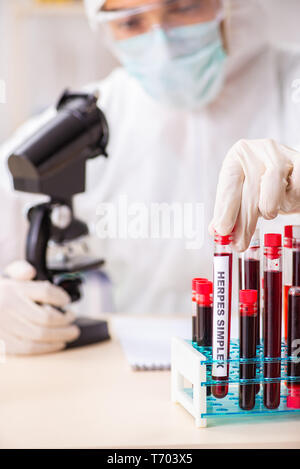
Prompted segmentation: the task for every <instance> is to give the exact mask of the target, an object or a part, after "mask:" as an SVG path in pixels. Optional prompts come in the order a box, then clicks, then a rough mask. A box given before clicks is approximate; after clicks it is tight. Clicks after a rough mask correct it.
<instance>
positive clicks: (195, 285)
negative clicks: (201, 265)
mask: <svg viewBox="0 0 300 469" xmlns="http://www.w3.org/2000/svg"><path fill="white" fill-rule="evenodd" d="M206 282H208V280H207V278H201V277H199V278H193V280H192V290H193V291H196V289H197V283H206Z"/></svg>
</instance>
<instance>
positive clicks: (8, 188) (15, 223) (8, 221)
mask: <svg viewBox="0 0 300 469" xmlns="http://www.w3.org/2000/svg"><path fill="white" fill-rule="evenodd" d="M54 114H55V110H54V108H49V109H47V110H46V111H45V112H43V113H42V114H41V115H39V116H37V117H34V118H32V119H29V120H28V121H27V122H26V123H25V124H23V125H22V126H21V127H20V128H19V129H18V130H17V131H16V132H15V133H14V134H13V135H12V137H11V138H10V139H8V140H7V141H6V142H4V143H3V144H2V145H1V146H0V213H1V230H0V253H1V255H0V271H1V270H3V268H4V267H5V266H6V265H7V264H8V263H9V262H11V261H13V260H15V259H20V258H24V254H25V237H26V231H27V222H26V207H27V206H29V205H32V204H34V203H38V202H39V201H41V200H43V198H44V197H43V196H41V195H33V194H24V193H21V192H15V191H14V190H13V184H12V177H11V175H10V173H9V170H8V166H7V159H8V157H9V155H10V154H11V153H12V152H13V150H14V149H15V148H16V147H17V146H18V145H20V144H21V143H22V142H23V141H24V140H25V139H26V138H27V137H29V135H31V134H32V133H33V132H34V131H35V130H37V129H38V128H39V127H41V126H42V125H43V124H45V123H46V122H47V121H48V120H49V119H51V118H52V117H53V115H54Z"/></svg>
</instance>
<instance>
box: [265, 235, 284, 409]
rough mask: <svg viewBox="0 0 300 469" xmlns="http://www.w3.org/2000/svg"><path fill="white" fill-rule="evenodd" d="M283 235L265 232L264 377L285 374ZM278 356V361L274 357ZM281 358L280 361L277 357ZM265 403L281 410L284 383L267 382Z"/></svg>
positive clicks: (270, 377) (275, 376) (278, 376)
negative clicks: (282, 355)
mask: <svg viewBox="0 0 300 469" xmlns="http://www.w3.org/2000/svg"><path fill="white" fill-rule="evenodd" d="M281 242H282V238H281V235H280V234H266V235H265V250H264V254H265V255H264V303H265V304H264V355H265V358H268V359H270V360H269V361H267V362H265V363H264V377H265V378H268V379H271V380H272V378H273V379H274V378H275V379H276V378H280V376H281V363H280V357H281V329H282V328H281V322H282V258H281ZM274 359H275V360H274ZM276 359H278V360H276ZM264 405H265V407H267V408H268V409H277V408H278V407H279V405H280V382H278V381H274V382H265V383H264Z"/></svg>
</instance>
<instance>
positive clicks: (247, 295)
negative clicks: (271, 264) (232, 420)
mask: <svg viewBox="0 0 300 469" xmlns="http://www.w3.org/2000/svg"><path fill="white" fill-rule="evenodd" d="M256 322H257V290H241V291H240V358H241V359H255V358H256V327H257V325H256ZM255 376H256V364H255V363H240V378H241V379H255ZM255 395H256V385H255V384H252V383H251V384H240V386H239V405H240V408H241V409H243V410H251V409H253V407H254V406H255Z"/></svg>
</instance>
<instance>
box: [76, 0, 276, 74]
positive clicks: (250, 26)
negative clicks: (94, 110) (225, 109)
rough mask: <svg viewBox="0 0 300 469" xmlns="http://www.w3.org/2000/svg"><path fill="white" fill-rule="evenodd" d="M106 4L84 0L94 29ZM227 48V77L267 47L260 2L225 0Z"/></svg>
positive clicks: (264, 15)
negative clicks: (99, 13)
mask: <svg viewBox="0 0 300 469" xmlns="http://www.w3.org/2000/svg"><path fill="white" fill-rule="evenodd" d="M104 3H105V0H84V4H85V9H86V13H87V16H88V19H89V23H90V25H91V27H92V29H96V28H97V22H96V14H97V12H98V11H99V9H100V8H101V6H102V5H104ZM224 3H225V21H224V30H225V42H226V44H225V46H226V49H227V51H228V55H229V58H228V63H227V76H228V75H231V74H235V73H236V72H238V70H239V69H240V68H242V67H243V66H244V65H245V64H246V63H247V62H249V61H250V60H251V59H252V58H253V57H254V56H255V55H257V54H258V53H259V52H260V50H262V49H263V48H264V47H265V46H266V45H267V43H268V25H267V18H266V16H267V15H266V11H265V8H264V6H263V2H262V1H261V0H246V1H245V0H224Z"/></svg>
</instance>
